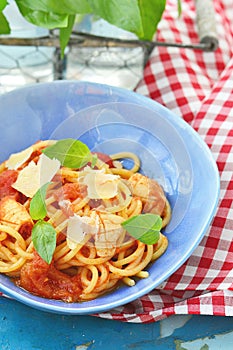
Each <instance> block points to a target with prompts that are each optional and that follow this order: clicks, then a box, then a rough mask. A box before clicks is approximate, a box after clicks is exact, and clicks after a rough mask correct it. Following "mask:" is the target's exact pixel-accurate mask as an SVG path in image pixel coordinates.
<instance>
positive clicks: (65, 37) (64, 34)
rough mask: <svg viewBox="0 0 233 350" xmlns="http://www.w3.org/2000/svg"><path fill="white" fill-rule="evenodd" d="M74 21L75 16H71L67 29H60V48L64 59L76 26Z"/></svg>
mask: <svg viewBox="0 0 233 350" xmlns="http://www.w3.org/2000/svg"><path fill="white" fill-rule="evenodd" d="M74 21H75V15H69V17H68V25H67V27H65V28H60V48H61V56H62V57H64V52H65V48H66V46H67V44H68V42H69V39H70V36H71V33H72V29H73V26H74Z"/></svg>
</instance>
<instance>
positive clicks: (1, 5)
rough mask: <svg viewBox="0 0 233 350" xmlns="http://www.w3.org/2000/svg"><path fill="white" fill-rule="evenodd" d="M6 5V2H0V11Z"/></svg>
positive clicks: (0, 0)
mask: <svg viewBox="0 0 233 350" xmlns="http://www.w3.org/2000/svg"><path fill="white" fill-rule="evenodd" d="M6 5H7V0H0V11H3V10H4V8H5V7H6Z"/></svg>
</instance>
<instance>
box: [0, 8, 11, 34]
mask: <svg viewBox="0 0 233 350" xmlns="http://www.w3.org/2000/svg"><path fill="white" fill-rule="evenodd" d="M10 32H11V30H10V26H9V23H8V21H7V19H6V17H5V16H4V14H3V13H2V12H0V34H10Z"/></svg>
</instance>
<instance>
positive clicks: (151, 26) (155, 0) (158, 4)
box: [138, 0, 166, 40]
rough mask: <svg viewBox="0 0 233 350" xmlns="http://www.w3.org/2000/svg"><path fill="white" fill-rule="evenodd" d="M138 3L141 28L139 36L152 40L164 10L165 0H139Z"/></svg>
mask: <svg viewBox="0 0 233 350" xmlns="http://www.w3.org/2000/svg"><path fill="white" fill-rule="evenodd" d="M138 5H139V8H140V14H141V21H142V28H143V35H141V36H140V35H139V38H141V39H143V40H152V38H153V35H154V33H155V32H156V30H157V26H158V23H159V22H160V20H161V18H162V15H163V12H164V10H165V5H166V0H149V1H148V0H139V1H138Z"/></svg>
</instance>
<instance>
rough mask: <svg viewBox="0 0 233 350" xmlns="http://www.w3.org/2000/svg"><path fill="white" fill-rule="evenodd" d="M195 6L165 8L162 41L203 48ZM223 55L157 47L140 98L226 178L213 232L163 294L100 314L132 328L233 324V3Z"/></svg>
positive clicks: (223, 7) (189, 2) (188, 2)
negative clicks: (204, 320) (177, 321)
mask: <svg viewBox="0 0 233 350" xmlns="http://www.w3.org/2000/svg"><path fill="white" fill-rule="evenodd" d="M194 5H195V3H194V0H183V1H182V6H183V10H182V17H181V18H178V17H177V9H176V1H174V0H167V7H166V12H165V15H164V18H163V21H162V22H161V26H160V29H159V32H158V40H162V41H166V42H182V43H190V42H196V43H198V37H197V32H196V24H195V10H194ZM214 6H215V10H216V20H217V30H218V37H219V44H220V47H219V48H218V50H217V51H215V52H214V53H212V52H210V53H207V52H206V53H203V52H202V51H194V50H191V49H180V48H171V47H169V48H162V47H157V48H155V49H154V51H153V52H152V54H151V57H150V59H149V62H148V64H147V66H146V68H145V70H144V77H143V79H142V80H141V81H140V83H139V85H138V87H137V89H136V91H137V92H138V93H140V94H143V95H145V96H148V97H150V98H152V99H153V100H156V101H158V102H159V103H161V104H163V105H165V106H166V107H167V108H169V109H170V110H171V111H173V112H174V113H175V114H176V115H177V118H179V117H180V116H181V117H183V118H184V119H185V120H186V121H187V122H188V123H190V124H191V125H192V126H193V128H194V129H195V130H196V131H197V132H198V133H199V135H200V136H201V137H202V138H203V139H204V140H205V142H206V143H207V144H208V146H209V147H210V149H211V151H212V153H213V156H214V158H215V160H216V162H217V165H218V169H219V172H220V177H221V192H220V202H219V207H218V210H217V213H216V216H215V218H214V219H213V221H212V224H211V227H210V228H209V230H208V232H207V233H206V235H205V237H204V238H203V240H202V241H201V243H200V245H199V246H198V247H197V248H196V250H195V251H194V253H193V254H192V256H191V257H190V258H189V259H188V260H187V261H186V262H185V264H183V265H182V266H181V267H180V268H179V269H178V271H176V272H175V273H174V274H173V275H172V276H171V277H170V278H169V279H168V280H167V281H165V282H164V284H163V286H160V288H158V289H155V290H153V291H152V292H151V293H149V294H147V295H145V296H143V297H141V298H140V299H138V300H136V301H134V302H132V303H130V304H127V305H125V306H123V307H118V308H116V309H113V310H111V311H110V312H106V313H101V314H98V316H100V317H103V318H109V319H115V320H121V321H127V322H145V323H146V322H154V321H157V320H160V319H162V318H164V317H166V316H168V315H171V314H203V315H221V316H233V239H232V238H233V204H232V199H233V54H232V53H233V32H232V31H233V17H232V14H233V2H232V0H216V1H214Z"/></svg>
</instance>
